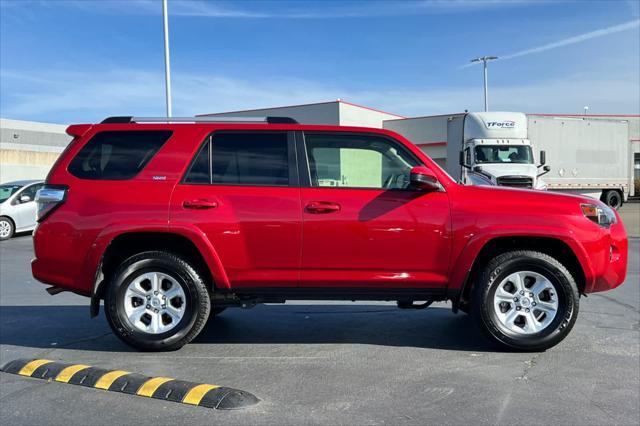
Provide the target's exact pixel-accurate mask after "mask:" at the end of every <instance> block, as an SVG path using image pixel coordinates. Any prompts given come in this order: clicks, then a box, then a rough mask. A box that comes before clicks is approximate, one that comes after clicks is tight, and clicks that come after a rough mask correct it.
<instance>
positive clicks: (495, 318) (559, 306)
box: [471, 250, 579, 351]
mask: <svg viewBox="0 0 640 426" xmlns="http://www.w3.org/2000/svg"><path fill="white" fill-rule="evenodd" d="M578 304H579V293H578V289H577V287H576V283H575V281H574V279H573V277H572V276H571V274H570V273H569V271H568V270H567V269H566V268H565V267H564V266H563V265H562V264H561V263H560V262H558V261H557V260H556V259H554V258H553V257H551V256H549V255H547V254H544V253H539V252H535V251H528V250H518V251H511V252H507V253H503V254H501V255H499V256H496V257H495V258H493V259H492V260H491V261H490V262H489V263H488V264H487V265H486V266H485V267H484V268H483V270H482V271H481V272H480V274H479V275H478V279H477V280H476V282H475V285H474V288H473V294H472V311H471V313H472V315H473V316H474V317H475V320H476V322H477V323H478V324H479V325H480V327H481V328H482V329H483V330H484V331H485V332H486V333H487V334H488V335H489V336H490V337H491V338H492V339H493V340H495V341H497V342H499V343H500V344H502V345H506V346H508V347H511V348H513V349H518V350H525V351H542V350H545V349H548V348H550V347H552V346H554V345H556V344H557V343H559V342H560V341H561V340H562V339H564V338H565V337H566V336H567V334H569V331H571V328H573V325H574V323H575V321H576V318H577V316H578Z"/></svg>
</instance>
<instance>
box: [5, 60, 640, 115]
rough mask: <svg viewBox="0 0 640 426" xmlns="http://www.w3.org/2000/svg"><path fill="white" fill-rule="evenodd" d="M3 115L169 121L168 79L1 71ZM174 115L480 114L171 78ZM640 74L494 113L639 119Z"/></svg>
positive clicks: (510, 99) (404, 93)
mask: <svg viewBox="0 0 640 426" xmlns="http://www.w3.org/2000/svg"><path fill="white" fill-rule="evenodd" d="M0 82H1V83H2V85H1V86H0V91H1V92H2V94H3V95H2V99H1V104H0V105H1V111H0V113H1V115H2V116H3V117H6V118H16V119H31V120H42V121H55V122H81V121H97V120H101V119H102V118H104V117H106V116H109V115H128V114H131V115H142V116H145V115H147V116H148V115H151V116H157V115H163V114H164V78H163V74H162V73H155V72H149V71H144V70H142V71H141V70H129V71H126V70H119V71H110V72H97V73H80V72H70V71H50V72H48V73H47V77H46V78H41V77H39V76H37V75H31V74H29V73H15V72H11V71H7V70H3V71H1V72H0ZM173 83H174V84H173V96H174V98H173V101H174V102H173V109H174V114H175V115H183V116H191V115H195V114H203V113H212V112H220V111H230V110H238V109H251V108H261V107H272V106H282V105H291V104H298V103H310V102H321V101H328V100H334V99H337V98H341V99H344V100H348V101H351V102H356V103H360V104H364V105H369V106H372V107H375V108H381V109H384V110H389V111H390V112H395V113H398V114H403V115H407V116H415V115H430V114H439V113H450V112H456V111H462V110H464V109H469V110H478V109H480V108H481V105H482V91H481V87H479V86H478V87H476V86H473V87H441V88H431V89H428V88H427V89H418V90H416V89H413V88H407V87H405V88H403V87H399V88H398V89H388V88H386V89H385V88H381V89H379V90H378V89H371V90H348V89H344V88H342V87H337V86H332V85H329V84H321V83H317V82H313V81H307V80H301V79H295V78H282V79H274V80H270V81H265V80H261V81H260V82H256V81H253V80H241V79H236V78H230V77H226V76H221V75H209V74H193V73H191V74H181V73H176V74H175V75H174V77H173ZM638 93H640V82H638V79H637V74H635V73H633V72H629V73H627V74H619V75H608V76H607V77H603V76H601V75H598V74H591V75H568V76H566V77H564V78H557V79H552V80H547V81H540V82H536V83H531V84H526V85H520V86H496V87H492V88H491V90H490V94H489V95H490V99H489V100H490V106H491V108H492V109H494V110H498V109H502V110H516V111H526V112H562V113H572V112H575V113H578V112H580V111H581V110H582V107H583V106H584V105H589V106H590V107H591V111H592V112H593V113H634V114H638V113H640V105H639V99H638Z"/></svg>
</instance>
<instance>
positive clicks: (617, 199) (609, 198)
mask: <svg viewBox="0 0 640 426" xmlns="http://www.w3.org/2000/svg"><path fill="white" fill-rule="evenodd" d="M601 201H603V202H604V203H605V204H606V205H608V206H609V207H611V208H612V209H616V210H618V209H619V208H620V207H622V195H621V194H620V192H618V191H616V190H612V191H607V192H605V193H604V195H603V196H602V200H601Z"/></svg>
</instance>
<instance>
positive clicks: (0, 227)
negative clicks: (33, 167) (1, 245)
mask: <svg viewBox="0 0 640 426" xmlns="http://www.w3.org/2000/svg"><path fill="white" fill-rule="evenodd" d="M43 185H44V182H43V181H41V180H19V181H15V182H7V183H3V184H2V185H0V241H2V240H8V239H9V238H11V237H13V234H15V233H16V232H25V231H32V230H33V229H34V228H35V227H36V202H35V199H36V192H37V191H38V190H39V189H40V188H42V186H43Z"/></svg>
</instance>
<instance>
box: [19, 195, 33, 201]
mask: <svg viewBox="0 0 640 426" xmlns="http://www.w3.org/2000/svg"><path fill="white" fill-rule="evenodd" d="M29 201H32V200H31V197H29V196H28V195H21V196H20V202H21V203H28V202H29Z"/></svg>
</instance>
